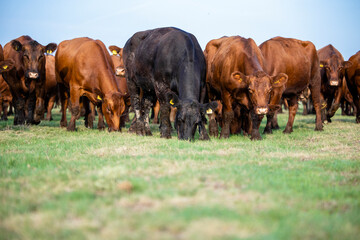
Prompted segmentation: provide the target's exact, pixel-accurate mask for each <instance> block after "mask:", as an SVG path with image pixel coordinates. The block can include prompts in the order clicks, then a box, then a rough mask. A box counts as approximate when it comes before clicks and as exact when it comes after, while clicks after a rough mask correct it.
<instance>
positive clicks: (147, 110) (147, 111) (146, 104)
mask: <svg viewBox="0 0 360 240" xmlns="http://www.w3.org/2000/svg"><path fill="white" fill-rule="evenodd" d="M152 102H153V101H152V97H151V96H146V97H145V96H144V103H143V109H144V112H143V119H142V121H143V123H144V129H143V132H144V133H145V135H146V136H152V133H151V130H150V120H149V115H150V110H151V108H152V105H153V104H152ZM170 127H171V126H170Z"/></svg>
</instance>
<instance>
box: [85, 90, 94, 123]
mask: <svg viewBox="0 0 360 240" xmlns="http://www.w3.org/2000/svg"><path fill="white" fill-rule="evenodd" d="M83 106H84V109H85V116H84V119H85V127H87V128H90V129H92V128H93V127H94V118H93V114H92V110H93V109H94V104H92V103H91V102H90V101H89V99H88V98H87V97H84V98H83Z"/></svg>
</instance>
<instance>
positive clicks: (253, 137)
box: [250, 135, 262, 141]
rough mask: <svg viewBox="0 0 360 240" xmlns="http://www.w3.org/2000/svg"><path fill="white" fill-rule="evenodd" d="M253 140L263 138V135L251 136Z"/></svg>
mask: <svg viewBox="0 0 360 240" xmlns="http://www.w3.org/2000/svg"><path fill="white" fill-rule="evenodd" d="M250 139H251V141H257V140H262V137H261V136H260V135H259V136H251V138H250Z"/></svg>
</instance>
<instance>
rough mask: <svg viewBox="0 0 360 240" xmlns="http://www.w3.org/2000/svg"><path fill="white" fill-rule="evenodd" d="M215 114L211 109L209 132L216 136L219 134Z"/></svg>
mask: <svg viewBox="0 0 360 240" xmlns="http://www.w3.org/2000/svg"><path fill="white" fill-rule="evenodd" d="M216 114H217V113H215V111H213V113H212V114H209V115H208V117H209V134H210V136H211V137H218V135H219V127H218V124H217V122H216Z"/></svg>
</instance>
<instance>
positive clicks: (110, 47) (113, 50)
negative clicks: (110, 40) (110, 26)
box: [109, 45, 121, 55]
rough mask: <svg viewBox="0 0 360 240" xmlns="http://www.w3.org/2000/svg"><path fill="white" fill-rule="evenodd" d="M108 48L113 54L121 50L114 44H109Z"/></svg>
mask: <svg viewBox="0 0 360 240" xmlns="http://www.w3.org/2000/svg"><path fill="white" fill-rule="evenodd" d="M109 50H110V52H111V53H112V54H113V55H118V54H119V53H120V51H121V48H119V47H118V46H115V45H111V46H109Z"/></svg>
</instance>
